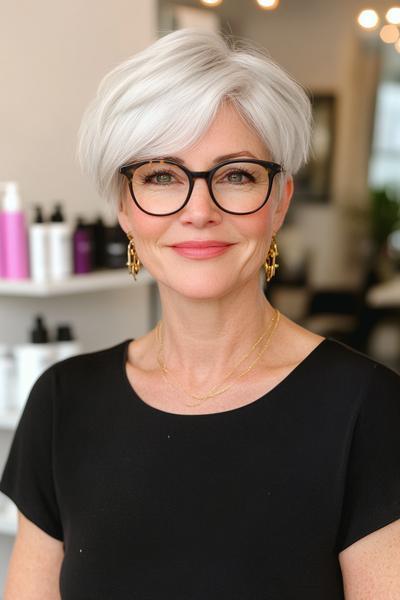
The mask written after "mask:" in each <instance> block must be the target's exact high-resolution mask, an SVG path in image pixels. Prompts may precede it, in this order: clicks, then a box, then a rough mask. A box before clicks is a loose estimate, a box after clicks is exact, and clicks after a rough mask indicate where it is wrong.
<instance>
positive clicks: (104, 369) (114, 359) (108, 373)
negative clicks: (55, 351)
mask: <svg viewBox="0 0 400 600" xmlns="http://www.w3.org/2000/svg"><path fill="white" fill-rule="evenodd" d="M129 341H130V340H128V339H127V340H124V341H123V342H120V343H118V344H115V345H113V346H109V347H107V348H103V349H100V350H96V351H92V352H85V353H81V354H77V355H75V356H71V357H69V358H66V359H64V360H61V361H58V362H56V363H53V364H52V365H51V366H50V367H48V368H47V369H46V370H45V371H43V373H42V374H41V375H40V376H39V377H38V379H37V380H36V382H35V384H34V386H33V388H32V390H31V395H34V396H35V398H36V397H38V396H40V397H44V396H46V397H50V396H51V397H53V398H54V397H55V398H57V399H58V398H60V397H61V396H64V395H65V394H67V395H68V401H71V400H73V398H74V397H75V395H76V394H77V393H78V395H79V396H82V395H83V394H84V393H85V392H88V391H91V392H93V391H94V390H96V389H102V388H103V389H106V388H109V387H110V386H112V384H113V381H115V379H116V378H117V377H118V373H119V370H120V369H121V366H122V364H123V362H122V360H123V358H122V356H123V352H124V350H126V348H127V347H128V344H129Z"/></svg>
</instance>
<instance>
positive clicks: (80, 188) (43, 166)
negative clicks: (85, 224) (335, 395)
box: [0, 0, 157, 216]
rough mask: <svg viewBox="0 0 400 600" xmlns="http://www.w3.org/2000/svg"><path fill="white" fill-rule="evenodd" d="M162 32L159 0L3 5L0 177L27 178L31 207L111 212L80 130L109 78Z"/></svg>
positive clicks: (0, 10)
mask: <svg viewBox="0 0 400 600" xmlns="http://www.w3.org/2000/svg"><path fill="white" fill-rule="evenodd" d="M156 37H157V34H156V0H146V1H145V2H141V1H140V0H113V1H112V2H110V1H109V0H84V1H83V2H82V1H81V0H68V1H67V0H65V1H61V2H54V1H51V0H39V1H38V2H32V1H31V0H18V2H2V3H1V8H0V90H1V93H0V131H1V135H0V181H3V180H9V179H15V180H17V181H19V182H20V184H21V190H22V195H23V198H24V200H25V202H26V205H27V206H28V207H29V206H32V204H33V203H36V202H38V203H43V204H44V205H46V206H50V205H51V203H52V200H53V199H56V198H61V199H63V200H64V201H65V203H66V212H67V216H70V215H75V213H77V212H78V211H81V212H82V213H84V214H85V215H87V216H91V215H94V214H95V212H97V211H98V210H102V211H104V213H103V214H105V215H107V214H108V213H107V212H106V209H105V206H104V203H103V202H102V201H100V200H99V198H98V197H97V195H96V194H95V192H94V191H93V189H92V187H91V185H90V184H89V182H88V181H86V180H85V179H84V178H83V176H82V175H81V173H80V170H79V167H78V164H77V163H76V161H75V147H76V133H77V129H78V126H79V122H80V119H81V116H82V113H83V110H84V108H85V107H86V105H87V103H88V102H89V100H90V99H91V97H92V96H93V95H94V93H95V90H96V88H97V85H98V83H99V81H100V79H101V77H102V76H103V75H104V74H105V73H106V72H107V71H109V70H110V69H111V68H112V67H113V66H114V65H116V64H117V63H119V62H121V61H122V60H123V59H125V58H127V57H128V56H129V55H131V54H134V53H135V52H137V51H138V50H140V49H142V48H143V47H145V46H146V45H148V44H149V43H151V42H152V41H154V40H155V39H156Z"/></svg>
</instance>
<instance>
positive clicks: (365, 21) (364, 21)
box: [357, 8, 379, 29]
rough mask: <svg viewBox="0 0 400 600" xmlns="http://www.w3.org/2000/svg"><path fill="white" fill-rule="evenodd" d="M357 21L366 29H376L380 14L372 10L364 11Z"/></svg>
mask: <svg viewBox="0 0 400 600" xmlns="http://www.w3.org/2000/svg"><path fill="white" fill-rule="evenodd" d="M357 21H358V24H359V25H361V27H363V28H364V29H374V27H376V26H377V25H378V22H379V17H378V13H377V12H376V10H372V9H370V8H368V9H366V10H362V11H361V12H360V14H359V15H358V17H357Z"/></svg>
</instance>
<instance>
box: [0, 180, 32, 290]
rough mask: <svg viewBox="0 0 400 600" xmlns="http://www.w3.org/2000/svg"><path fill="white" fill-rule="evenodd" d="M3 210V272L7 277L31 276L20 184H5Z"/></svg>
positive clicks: (0, 235)
mask: <svg viewBox="0 0 400 600" xmlns="http://www.w3.org/2000/svg"><path fill="white" fill-rule="evenodd" d="M4 189H5V193H4V197H3V210H2V212H1V215H0V240H1V249H0V253H1V255H2V258H1V263H2V272H3V275H2V276H3V277H5V278H6V279H27V278H28V277H29V253H28V252H29V250H28V234H27V228H26V222H25V213H24V211H23V210H22V202H21V198H20V196H19V193H18V184H17V183H16V182H15V181H8V182H6V183H5V184H4Z"/></svg>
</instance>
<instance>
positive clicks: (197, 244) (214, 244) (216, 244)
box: [172, 240, 232, 248]
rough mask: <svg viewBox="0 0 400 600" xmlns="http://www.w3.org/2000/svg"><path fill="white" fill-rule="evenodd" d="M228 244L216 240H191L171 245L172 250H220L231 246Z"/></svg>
mask: <svg viewBox="0 0 400 600" xmlns="http://www.w3.org/2000/svg"><path fill="white" fill-rule="evenodd" d="M231 245H232V244H231V243H230V242H220V241H218V240H192V241H187V242H180V243H179V244H172V247H173V248H220V247H223V246H231Z"/></svg>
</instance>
